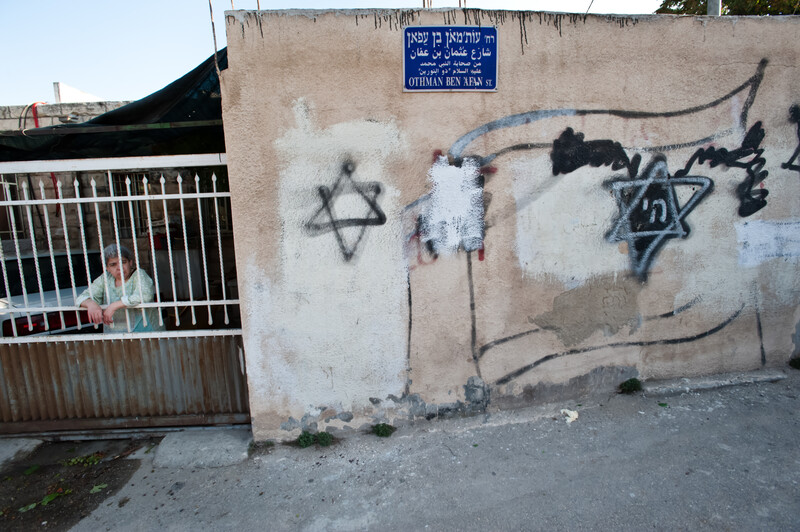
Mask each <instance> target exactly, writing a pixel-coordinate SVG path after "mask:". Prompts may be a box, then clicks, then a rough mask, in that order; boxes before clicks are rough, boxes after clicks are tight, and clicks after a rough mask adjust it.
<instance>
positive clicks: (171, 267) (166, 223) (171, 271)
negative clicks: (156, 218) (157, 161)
mask: <svg viewBox="0 0 800 532" xmlns="http://www.w3.org/2000/svg"><path fill="white" fill-rule="evenodd" d="M166 182H167V180H166V179H164V174H161V195H162V196H166V195H165V194H164V185H165V183H166ZM161 203H162V205H163V207H164V228H165V229H166V230H167V258H168V259H169V274H170V275H171V276H172V277H171V278H172V283H171V284H172V301H176V300H177V299H178V293H177V290H176V288H175V265H174V264H172V235H171V234H170V231H169V213H168V212H167V200H166V199H162V200H161ZM180 324H181V318H180V315H179V314H178V307H177V306H175V326H176V327H178V326H180Z"/></svg>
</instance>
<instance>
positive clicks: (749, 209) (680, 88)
mask: <svg viewBox="0 0 800 532" xmlns="http://www.w3.org/2000/svg"><path fill="white" fill-rule="evenodd" d="M226 25H227V35H228V54H229V56H228V57H229V68H228V69H227V70H226V71H225V72H223V77H222V91H223V116H224V121H225V134H226V145H227V146H228V161H229V163H228V164H229V174H230V186H231V193H232V204H233V211H234V218H235V228H236V229H235V231H236V233H235V238H236V240H235V245H236V251H237V269H238V277H239V290H240V297H241V310H242V314H243V316H242V317H243V329H244V346H245V352H246V357H247V368H248V369H247V371H248V379H249V384H250V400H251V414H252V417H253V428H254V433H255V436H256V438H257V439H265V438H278V439H287V438H290V437H293V436H296V434H297V433H298V432H299V431H300V430H301V429H304V428H305V429H311V430H326V429H327V430H334V429H344V428H348V427H349V428H358V427H359V426H361V425H362V424H364V423H370V422H374V421H378V420H381V421H393V422H397V420H398V419H408V418H413V417H417V416H425V417H431V416H436V415H443V414H452V413H459V412H464V413H469V412H473V411H481V410H483V409H485V408H494V407H502V406H513V405H519V404H526V403H530V402H535V401H537V400H544V399H546V398H547V397H548V396H553V395H559V396H561V395H564V394H570V393H573V394H578V393H585V392H587V391H591V390H592V389H595V388H597V387H606V388H609V387H612V386H614V385H616V384H617V383H618V382H620V381H621V380H624V379H625V378H627V377H629V376H634V375H638V376H639V377H640V378H666V377H674V376H684V375H698V374H704V373H712V372H723V371H735V370H746V369H753V368H758V367H762V366H776V365H781V364H784V363H785V362H786V360H787V359H788V358H789V356H791V354H792V353H793V352H794V351H795V350H796V337H797V334H796V331H797V330H798V325H797V323H798V320H800V310H799V309H798V295H799V294H800V276H798V257H800V244H798V241H797V236H796V235H797V234H798V229H800V203H798V200H797V198H798V193H800V166H798V165H800V160H798V159H800V157H798V147H799V146H800V131H799V130H798V120H800V111H798V109H797V104H798V102H800V93H798V90H797V87H798V82H799V81H800V74H799V73H798V70H797V64H798V51H800V44H798V41H797V38H796V37H797V35H798V30H800V17H772V18H737V17H722V18H707V17H671V16H645V17H611V16H609V17H605V16H585V17H584V16H570V15H558V14H547V13H532V12H501V11H479V10H426V11H420V10H415V11H411V10H403V11H324V12H323V11H266V12H245V11H233V12H227V13H226ZM431 25H435V26H441V25H458V26H463V25H466V26H478V25H480V26H493V27H496V28H497V43H498V56H499V67H498V89H497V90H496V91H495V92H434V93H409V92H403V90H402V83H403V74H402V72H403V28H405V27H407V26H431Z"/></svg>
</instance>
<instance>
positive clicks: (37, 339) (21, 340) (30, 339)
mask: <svg viewBox="0 0 800 532" xmlns="http://www.w3.org/2000/svg"><path fill="white" fill-rule="evenodd" d="M241 335H242V329H195V330H189V331H157V332H135V333H96V334H69V335H66V334H61V335H58V334H50V335H45V336H20V337H18V338H11V337H8V338H0V344H29V343H58V342H85V341H95V342H98V341H100V342H111V341H114V340H144V339H148V338H197V337H202V338H204V337H208V336H241Z"/></svg>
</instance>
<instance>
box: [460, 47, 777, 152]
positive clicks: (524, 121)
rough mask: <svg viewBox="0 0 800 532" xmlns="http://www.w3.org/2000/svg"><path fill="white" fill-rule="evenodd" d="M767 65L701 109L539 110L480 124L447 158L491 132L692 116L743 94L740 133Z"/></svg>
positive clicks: (519, 147)
mask: <svg viewBox="0 0 800 532" xmlns="http://www.w3.org/2000/svg"><path fill="white" fill-rule="evenodd" d="M767 63H768V61H767V60H766V59H762V60H761V61H760V62H759V64H758V67H757V68H756V72H755V74H753V75H752V76H751V77H750V78H749V79H748V80H747V81H745V82H744V83H742V84H741V85H739V86H738V87H736V88H735V89H733V90H732V91H730V92H729V93H728V94H725V95H724V96H722V97H720V98H717V99H716V100H714V101H711V102H708V103H706V104H703V105H698V106H696V107H689V108H686V109H680V110H678V111H666V112H652V111H627V110H620V109H542V110H537V111H528V112H525V113H519V114H515V115H509V116H504V117H502V118H499V119H497V120H494V121H492V122H488V123H486V124H483V125H482V126H479V127H477V128H475V129H473V130H472V131H470V132H468V133H466V134H464V135H462V136H461V137H460V138H459V139H457V140H456V141H455V142H454V143H453V145H452V146H450V150H449V154H450V155H451V156H452V157H453V158H455V159H460V158H461V157H462V156H463V154H464V152H465V150H466V149H467V147H468V146H469V145H470V144H472V142H473V141H475V140H476V139H478V138H479V137H481V136H483V135H486V134H487V133H491V132H492V131H497V130H500V129H507V128H512V127H519V126H524V125H528V124H532V123H534V122H538V121H540V120H545V119H549V118H556V117H564V116H575V117H579V116H591V115H601V116H616V117H619V118H626V119H636V120H641V119H648V118H673V117H679V116H688V115H693V114H696V113H700V112H702V111H705V110H708V109H713V108H715V107H717V106H719V105H721V104H722V103H724V102H728V101H731V100H733V99H734V98H736V97H738V96H740V95H741V94H747V96H746V98H745V100H744V102H743V104H742V106H741V111H740V113H739V116H738V121H737V122H738V124H737V125H736V126H737V128H738V129H739V130H743V129H745V128H746V127H747V116H748V114H749V112H750V108H751V107H752V105H753V101H754V100H755V98H756V94H757V93H758V88H759V86H760V85H761V81H762V80H763V78H764V70H765V69H766V67H767ZM734 130H736V128H732V129H725V130H722V131H717V132H715V133H714V134H713V135H711V136H709V137H705V138H702V139H697V140H695V141H692V142H688V143H682V144H679V145H665V146H653V147H650V148H648V149H647V150H643V151H651V152H653V151H655V152H663V151H670V150H674V149H678V148H685V147H688V146H698V145H702V144H706V143H708V142H710V141H712V140H714V139H718V138H721V137H724V136H727V135H730V134H731V133H733V132H734ZM550 146H551V144H549V143H523V144H518V145H515V146H509V147H507V148H503V149H502V150H500V151H498V152H495V153H492V154H490V155H487V156H485V157H483V158H482V159H480V165H481V166H486V165H488V164H490V163H491V162H492V161H493V160H494V159H495V158H496V157H498V156H499V155H502V154H503V153H506V152H509V151H514V150H525V149H539V148H547V147H550Z"/></svg>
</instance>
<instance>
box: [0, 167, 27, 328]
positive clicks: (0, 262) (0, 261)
mask: <svg viewBox="0 0 800 532" xmlns="http://www.w3.org/2000/svg"><path fill="white" fill-rule="evenodd" d="M2 182H3V191H4V193H5V196H6V197H7V198H10V197H11V195H10V194H11V187H10V185H9V183H7V182H6V181H5V179H3V180H2ZM9 210H13V208H12V209H9ZM12 234H13V236H14V242H16V241H17V233H16V231H12ZM17 257H19V246H18V245H17ZM0 266H2V270H3V282H4V283H5V287H6V297H8V298H10V297H11V294H10V292H11V286H10V285H9V284H8V271H7V270H6V257H5V253H3V246H2V244H0ZM28 326H29V327H30V326H31V324H30V316H29V317H28ZM11 328H12V330H13V332H14V336H16V335H17V321H16V320H12V321H11Z"/></svg>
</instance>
